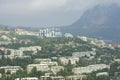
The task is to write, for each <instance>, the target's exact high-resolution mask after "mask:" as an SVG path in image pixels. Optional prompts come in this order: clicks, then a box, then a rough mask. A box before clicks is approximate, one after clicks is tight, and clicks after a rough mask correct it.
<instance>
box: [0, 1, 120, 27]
mask: <svg viewBox="0 0 120 80" xmlns="http://www.w3.org/2000/svg"><path fill="white" fill-rule="evenodd" d="M111 3H120V0H0V24H4V25H13V26H33V27H41V26H46V25H48V26H61V25H69V24H72V23H73V22H75V21H76V20H77V19H79V18H80V16H81V14H82V13H83V12H84V11H85V10H87V9H89V8H92V7H94V6H96V5H98V4H100V5H107V4H111Z"/></svg>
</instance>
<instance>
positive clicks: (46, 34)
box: [39, 28, 62, 37]
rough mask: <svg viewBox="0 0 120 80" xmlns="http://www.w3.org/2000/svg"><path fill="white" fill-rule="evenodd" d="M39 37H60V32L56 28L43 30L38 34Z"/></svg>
mask: <svg viewBox="0 0 120 80" xmlns="http://www.w3.org/2000/svg"><path fill="white" fill-rule="evenodd" d="M39 36H40V37H61V36H62V32H60V29H58V28H43V29H40V32H39Z"/></svg>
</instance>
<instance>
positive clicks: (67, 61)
mask: <svg viewBox="0 0 120 80" xmlns="http://www.w3.org/2000/svg"><path fill="white" fill-rule="evenodd" d="M59 59H60V61H61V62H62V63H63V64H64V65H67V64H68V63H69V61H70V62H71V64H74V65H76V62H78V61H79V58H76V57H60V58H59Z"/></svg>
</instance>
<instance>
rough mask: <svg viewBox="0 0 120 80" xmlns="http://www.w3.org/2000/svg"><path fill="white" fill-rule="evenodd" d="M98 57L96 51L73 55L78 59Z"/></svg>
mask: <svg viewBox="0 0 120 80" xmlns="http://www.w3.org/2000/svg"><path fill="white" fill-rule="evenodd" d="M95 55H96V52H95V51H86V52H74V53H73V54H72V56H73V57H77V58H80V57H89V58H90V57H94V56H95Z"/></svg>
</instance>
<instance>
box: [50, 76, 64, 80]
mask: <svg viewBox="0 0 120 80" xmlns="http://www.w3.org/2000/svg"><path fill="white" fill-rule="evenodd" d="M51 80H65V77H63V76H52V77H51Z"/></svg>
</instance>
